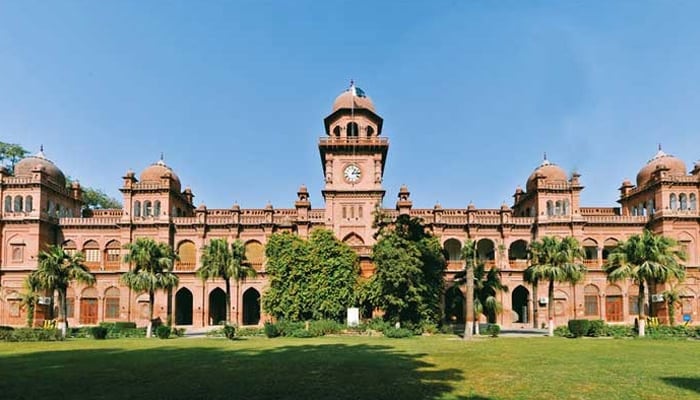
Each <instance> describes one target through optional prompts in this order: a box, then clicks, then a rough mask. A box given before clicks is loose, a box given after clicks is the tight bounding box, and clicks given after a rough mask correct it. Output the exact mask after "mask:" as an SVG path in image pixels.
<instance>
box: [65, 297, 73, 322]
mask: <svg viewBox="0 0 700 400" xmlns="http://www.w3.org/2000/svg"><path fill="white" fill-rule="evenodd" d="M66 306H67V308H68V313H67V314H66V318H73V316H74V315H75V297H74V296H66Z"/></svg>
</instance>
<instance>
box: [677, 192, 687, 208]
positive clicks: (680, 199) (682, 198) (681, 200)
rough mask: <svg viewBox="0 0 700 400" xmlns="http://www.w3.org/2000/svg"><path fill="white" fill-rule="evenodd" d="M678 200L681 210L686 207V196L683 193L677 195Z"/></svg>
mask: <svg viewBox="0 0 700 400" xmlns="http://www.w3.org/2000/svg"><path fill="white" fill-rule="evenodd" d="M678 202H679V203H680V206H681V210H687V209H688V196H687V195H686V194H685V193H681V194H680V196H678Z"/></svg>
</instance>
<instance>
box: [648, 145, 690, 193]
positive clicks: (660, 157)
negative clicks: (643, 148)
mask: <svg viewBox="0 0 700 400" xmlns="http://www.w3.org/2000/svg"><path fill="white" fill-rule="evenodd" d="M659 168H666V169H668V175H670V176H684V175H686V171H687V170H686V168H685V163H684V162H683V160H681V159H680V158H677V157H674V156H672V155H670V154H666V153H664V152H663V150H661V146H659V151H658V152H657V153H656V155H654V158H652V159H651V160H649V161H648V162H647V164H646V165H645V166H643V167H642V169H640V170H639V173H638V174H637V187H642V186H644V185H646V184H647V183H649V181H650V180H651V176H652V174H653V173H654V171H656V170H657V169H659Z"/></svg>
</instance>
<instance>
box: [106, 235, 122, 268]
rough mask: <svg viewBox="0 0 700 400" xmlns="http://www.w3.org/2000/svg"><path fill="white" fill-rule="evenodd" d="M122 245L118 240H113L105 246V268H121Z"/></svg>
mask: <svg viewBox="0 0 700 400" xmlns="http://www.w3.org/2000/svg"><path fill="white" fill-rule="evenodd" d="M121 249H122V245H121V243H119V242H118V241H116V240H112V241H111V242H109V243H107V246H105V270H107V271H117V270H119V263H120V258H121Z"/></svg>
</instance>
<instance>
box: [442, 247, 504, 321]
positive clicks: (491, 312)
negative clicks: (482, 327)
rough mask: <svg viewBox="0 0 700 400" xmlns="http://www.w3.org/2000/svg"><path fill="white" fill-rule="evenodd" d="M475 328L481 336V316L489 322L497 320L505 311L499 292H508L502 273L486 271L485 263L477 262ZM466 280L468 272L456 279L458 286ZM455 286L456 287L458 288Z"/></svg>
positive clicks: (475, 273)
mask: <svg viewBox="0 0 700 400" xmlns="http://www.w3.org/2000/svg"><path fill="white" fill-rule="evenodd" d="M473 271H474V273H473V275H474V277H473V299H474V300H473V303H474V306H473V307H474V312H473V316H472V318H473V326H474V328H473V329H474V333H476V334H477V335H478V334H479V324H478V323H477V321H478V320H479V315H481V314H483V315H484V316H486V318H487V320H488V321H489V322H493V321H494V320H495V319H496V315H498V314H500V313H501V312H502V311H503V305H502V304H501V302H499V301H498V299H497V297H496V293H497V292H507V291H508V287H507V286H505V285H503V283H502V282H501V275H500V271H499V270H498V268H496V267H491V269H489V270H488V271H486V266H485V264H484V263H483V262H481V261H480V262H477V263H476V265H475V266H474V267H473ZM465 278H466V271H462V272H460V273H457V274H456V275H455V277H454V280H455V282H457V285H458V284H459V282H461V281H462V280H464V279H465ZM457 285H455V286H454V287H455V288H456V287H458V286H457Z"/></svg>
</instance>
